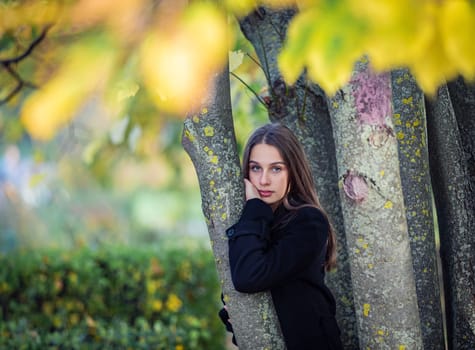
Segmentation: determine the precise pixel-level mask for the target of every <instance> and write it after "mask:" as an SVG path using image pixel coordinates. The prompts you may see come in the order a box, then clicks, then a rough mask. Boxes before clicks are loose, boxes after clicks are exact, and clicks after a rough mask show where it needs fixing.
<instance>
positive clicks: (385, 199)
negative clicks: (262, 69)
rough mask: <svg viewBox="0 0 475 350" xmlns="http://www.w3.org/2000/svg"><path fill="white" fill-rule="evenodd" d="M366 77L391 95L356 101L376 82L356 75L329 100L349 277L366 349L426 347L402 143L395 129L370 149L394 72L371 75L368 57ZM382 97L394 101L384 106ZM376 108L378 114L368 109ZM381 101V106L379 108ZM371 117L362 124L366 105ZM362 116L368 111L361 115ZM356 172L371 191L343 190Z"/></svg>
mask: <svg viewBox="0 0 475 350" xmlns="http://www.w3.org/2000/svg"><path fill="white" fill-rule="evenodd" d="M361 75H366V76H367V78H366V79H373V82H375V83H376V82H377V84H379V85H381V84H384V89H382V91H386V94H383V95H382V96H379V99H378V101H376V100H372V98H373V97H374V96H373V97H372V96H368V99H367V100H366V102H365V105H361V104H360V105H359V106H357V105H356V103H355V96H358V95H362V94H364V91H357V90H358V89H366V88H367V86H368V85H367V84H370V85H372V83H371V81H361V80H359V79H353V80H352V81H351V82H350V83H349V84H348V85H346V86H345V87H344V88H343V89H342V90H341V91H339V92H338V93H337V94H336V95H335V96H333V97H332V98H330V99H329V102H328V105H329V109H330V115H331V120H332V125H333V133H334V139H335V143H336V150H337V167H338V174H339V176H340V179H341V185H340V188H341V191H340V197H341V202H342V207H343V217H344V223H345V232H346V238H347V242H348V249H349V256H350V263H351V264H350V266H351V276H352V281H353V291H354V296H355V305H356V313H357V318H358V334H359V339H360V348H361V349H372V348H390V349H397V348H404V347H405V348H407V349H421V348H422V337H421V329H420V320H419V314H418V312H417V300H416V296H415V295H416V294H415V292H416V291H415V281H414V275H413V270H412V259H411V253H410V246H409V236H408V232H407V223H406V220H405V206H404V201H403V196H402V187H401V180H400V174H399V163H398V161H397V141H396V139H395V137H394V136H393V135H391V134H388V135H387V138H388V139H387V140H386V142H384V143H382V144H381V145H379V147H373V145H371V143H370V142H369V136H370V135H371V133H372V132H374V130H375V128H381V127H383V128H392V121H391V118H390V117H391V115H390V114H391V112H390V111H391V105H390V102H391V98H392V96H391V88H390V80H389V76H388V75H386V76H378V77H376V76H373V75H372V73H370V72H369V71H368V65H367V62H366V61H365V60H363V61H361V62H359V63H358V64H357V65H356V68H355V71H354V76H353V77H354V78H355V77H358V76H361ZM381 103H383V104H384V103H386V104H388V103H389V105H386V106H381V105H380V104H381ZM372 106H378V109H379V112H378V113H383V112H384V113H385V114H387V115H378V116H376V117H375V118H373V117H374V115H372V114H371V113H372V111H370V110H369V109H371V108H373V107H372ZM382 107H384V108H382ZM363 110H364V111H366V112H365V113H368V115H371V116H372V118H371V120H377V121H378V123H377V124H378V125H374V123H361V120H362V118H361V115H360V113H361V112H362V111H363ZM364 120H365V118H364V116H363V121H364ZM348 174H356V175H357V176H359V177H362V178H364V179H365V181H366V183H367V184H368V187H369V191H368V193H367V197H366V198H364V199H362V200H359V201H356V200H355V199H354V198H350V197H348V196H347V195H346V193H345V191H344V189H343V183H342V182H343V179H344V177H345V176H348Z"/></svg>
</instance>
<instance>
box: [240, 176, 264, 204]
mask: <svg viewBox="0 0 475 350" xmlns="http://www.w3.org/2000/svg"><path fill="white" fill-rule="evenodd" d="M244 185H245V186H246V200H247V201H248V200H249V199H253V198H261V196H260V195H259V191H258V190H257V188H256V186H254V185H253V184H252V183H251V181H249V180H248V179H244Z"/></svg>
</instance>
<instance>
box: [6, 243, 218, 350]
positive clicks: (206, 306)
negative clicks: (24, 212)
mask: <svg viewBox="0 0 475 350" xmlns="http://www.w3.org/2000/svg"><path fill="white" fill-rule="evenodd" d="M0 266H1V269H0V320H1V322H0V349H167V350H168V349H175V350H181V349H183V350H185V349H209V350H213V349H216V350H218V349H219V350H221V349H223V348H224V340H225V335H224V329H223V327H222V325H221V324H220V321H219V318H218V317H217V313H216V311H217V310H218V308H219V307H220V306H219V300H220V298H219V294H220V290H219V284H218V282H217V274H216V269H215V266H214V262H213V256H212V254H211V252H210V251H209V250H208V249H205V248H196V247H195V248H193V249H191V248H187V249H186V248H185V249H176V248H175V249H174V248H166V249H164V248H162V249H151V248H128V247H105V248H101V249H100V250H96V251H93V250H90V249H86V248H82V249H79V250H76V251H67V252H65V251H51V250H49V251H35V252H33V251H24V252H16V253H15V254H13V253H10V254H8V255H4V256H0Z"/></svg>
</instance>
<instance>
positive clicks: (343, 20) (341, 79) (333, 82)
mask: <svg viewBox="0 0 475 350" xmlns="http://www.w3.org/2000/svg"><path fill="white" fill-rule="evenodd" d="M346 5H347V4H346V1H340V2H337V3H333V2H332V3H326V4H325V5H324V6H323V5H322V6H320V7H319V6H314V7H312V8H309V9H308V10H305V11H303V12H301V13H300V14H299V15H298V16H297V17H296V18H295V19H294V21H293V22H292V23H291V25H290V28H289V38H288V41H287V43H286V46H285V47H284V49H283V52H282V54H281V56H280V57H279V66H280V68H281V70H282V74H283V75H284V78H285V79H286V80H287V81H288V82H290V83H293V82H294V81H295V79H297V78H298V75H299V74H300V72H301V71H302V68H303V67H304V66H306V67H307V68H308V75H309V77H310V78H311V80H313V81H314V82H316V83H318V84H320V85H321V86H322V87H323V88H324V89H325V91H327V92H328V93H329V94H333V93H334V92H335V91H336V90H337V89H338V88H340V87H341V86H342V85H344V84H345V83H347V82H348V80H349V79H350V77H351V72H352V70H353V65H354V62H355V61H356V60H357V59H359V58H360V57H361V56H362V55H363V54H364V52H363V46H362V33H363V32H364V24H363V23H362V22H361V21H359V20H358V18H356V17H355V16H354V15H353V14H352V13H351V12H350V11H349V10H348V8H347V6H346ZM316 23H318V25H316ZM335 23H338V24H339V25H335Z"/></svg>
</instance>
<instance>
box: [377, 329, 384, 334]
mask: <svg viewBox="0 0 475 350" xmlns="http://www.w3.org/2000/svg"><path fill="white" fill-rule="evenodd" d="M377 333H378V335H385V334H386V333H385V332H384V330H382V329H378V331H377Z"/></svg>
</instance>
